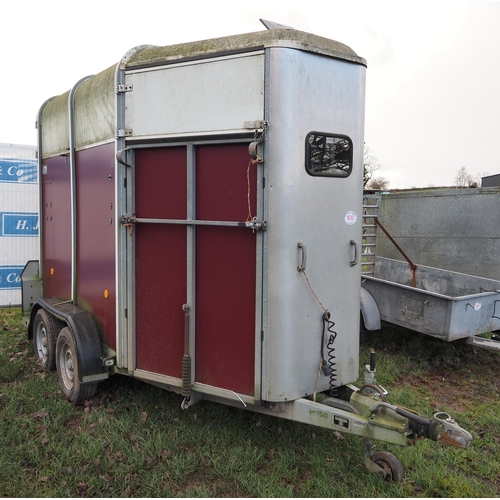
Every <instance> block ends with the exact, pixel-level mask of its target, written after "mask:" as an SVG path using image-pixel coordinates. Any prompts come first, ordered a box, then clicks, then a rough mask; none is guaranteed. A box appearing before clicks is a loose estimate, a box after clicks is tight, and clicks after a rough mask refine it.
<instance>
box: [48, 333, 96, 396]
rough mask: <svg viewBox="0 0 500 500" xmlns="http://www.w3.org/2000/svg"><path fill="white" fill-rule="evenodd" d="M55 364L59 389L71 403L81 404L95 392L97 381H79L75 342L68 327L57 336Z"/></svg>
mask: <svg viewBox="0 0 500 500" xmlns="http://www.w3.org/2000/svg"><path fill="white" fill-rule="evenodd" d="M56 366H57V378H58V379H59V384H60V386H61V389H62V391H63V393H64V395H65V396H66V397H67V398H68V399H69V400H70V401H71V402H72V403H74V404H81V403H83V402H84V401H85V400H86V399H89V398H91V397H92V396H93V395H94V394H95V391H96V389H97V383H91V384H82V383H81V382H80V372H79V371H80V367H79V365H78V355H77V347H76V342H75V338H74V336H73V334H72V333H71V330H70V329H69V328H68V327H64V328H63V329H62V330H61V331H60V333H59V336H58V337H57V343H56Z"/></svg>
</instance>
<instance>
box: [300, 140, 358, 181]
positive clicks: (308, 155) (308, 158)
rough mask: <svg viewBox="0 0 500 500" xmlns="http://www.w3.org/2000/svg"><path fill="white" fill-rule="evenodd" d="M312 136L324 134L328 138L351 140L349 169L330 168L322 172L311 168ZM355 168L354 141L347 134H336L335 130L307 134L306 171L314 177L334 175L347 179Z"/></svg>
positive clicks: (334, 176)
mask: <svg viewBox="0 0 500 500" xmlns="http://www.w3.org/2000/svg"><path fill="white" fill-rule="evenodd" d="M311 136H324V137H325V139H326V138H329V137H331V138H333V139H345V140H347V141H348V142H349V169H348V170H341V169H329V170H327V171H322V172H314V171H313V170H312V169H311V143H310V142H309V138H310V137H311ZM352 168H353V142H352V139H351V138H350V137H349V136H347V135H345V134H336V133H333V132H318V131H311V132H309V133H308V134H307V135H306V139H305V169H306V172H307V173H308V174H309V175H310V176H312V177H333V178H336V179H346V178H347V177H349V176H350V175H351V173H352ZM332 170H333V171H332Z"/></svg>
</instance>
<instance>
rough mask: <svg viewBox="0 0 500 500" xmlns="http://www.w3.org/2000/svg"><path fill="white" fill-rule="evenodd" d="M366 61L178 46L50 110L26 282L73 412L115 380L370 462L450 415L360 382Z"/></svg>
mask: <svg viewBox="0 0 500 500" xmlns="http://www.w3.org/2000/svg"><path fill="white" fill-rule="evenodd" d="M365 71H366V62H365V60H364V59H362V58H361V57H359V56H358V55H357V54H356V53H355V52H354V51H353V50H351V49H350V48H349V47H347V46H345V45H343V44H341V43H338V42H336V41H332V40H329V39H326V38H322V37H319V36H315V35H312V34H308V33H304V32H301V31H296V30H293V29H286V28H279V29H270V30H267V31H261V32H256V33H249V34H242V35H235V36H228V37H224V38H218V39H212V40H204V41H197V42H192V43H183V44H179V45H171V46H165V47H159V46H139V47H136V48H134V49H132V50H130V51H129V52H127V53H126V54H125V55H124V56H123V57H122V59H121V60H120V62H119V63H118V64H117V65H116V66H112V67H110V68H108V69H106V70H104V71H102V72H101V73H99V74H97V75H95V76H90V77H86V78H83V79H81V80H80V81H79V82H77V83H76V85H75V86H74V87H73V88H72V89H71V90H70V91H68V92H66V93H65V94H63V95H61V96H58V97H54V98H52V99H49V100H47V101H46V102H45V103H44V104H43V105H42V106H41V108H40V111H39V115H38V121H37V126H38V137H39V143H38V161H39V171H40V200H41V202H40V203H41V204H40V220H41V224H40V241H41V248H40V259H39V261H31V262H29V263H28V264H27V266H26V268H25V269H24V272H23V275H22V286H23V290H22V292H23V309H24V312H25V314H26V315H27V316H29V326H28V331H29V336H30V337H31V338H33V342H34V347H35V351H36V356H37V358H38V360H39V362H40V363H42V365H43V366H44V367H45V368H47V369H49V370H54V369H55V370H56V371H57V374H58V378H59V382H60V385H61V388H62V391H63V393H64V394H65V396H66V397H67V398H68V399H69V400H70V401H71V402H73V403H77V404H78V403H82V402H83V401H84V400H85V399H88V398H90V397H92V395H93V394H94V393H95V391H96V387H97V384H98V383H99V382H100V381H102V380H104V379H106V378H108V377H109V375H110V374H112V373H116V374H123V375H127V376H131V377H135V378H138V379H140V380H143V381H145V382H148V383H151V384H154V385H156V386H160V387H162V388H165V389H168V390H171V391H174V392H176V393H179V394H181V395H182V396H183V398H182V403H181V405H182V408H183V409H188V408H189V407H190V406H192V405H193V404H195V403H196V402H198V401H199V400H201V399H204V400H211V401H215V402H220V403H224V404H228V405H233V406H238V407H241V408H246V409H250V410H253V411H255V412H260V413H265V414H271V415H275V416H277V417H282V418H286V419H291V420H295V421H299V422H305V423H309V424H312V425H317V426H321V427H326V428H328V429H332V430H335V431H340V432H346V433H351V434H355V435H358V436H360V437H362V438H364V439H365V463H366V465H367V467H369V468H370V469H371V470H375V471H378V472H380V473H382V474H383V475H384V476H385V477H388V478H392V479H395V480H399V479H401V466H400V464H399V462H398V461H397V459H396V458H395V457H394V456H393V455H392V454H390V453H387V452H379V453H374V451H373V450H374V447H373V445H372V444H371V440H372V439H375V440H381V441H384V442H387V443H394V444H399V445H404V444H406V442H407V440H408V439H414V438H418V437H428V438H431V439H434V440H438V441H441V442H443V443H445V444H453V445H456V446H461V447H464V448H466V447H467V446H469V444H470V442H471V439H472V437H471V435H470V434H469V433H468V432H466V431H464V430H462V429H461V428H460V427H459V426H458V425H457V424H456V423H455V421H454V420H453V419H452V418H451V417H450V416H449V415H448V414H447V413H444V412H440V413H439V414H436V415H435V416H434V417H433V418H430V419H427V418H424V417H421V416H418V415H416V414H415V413H413V412H410V411H408V410H405V409H403V408H399V407H397V406H394V405H391V404H389V403H388V402H387V401H386V393H385V391H384V390H383V389H382V388H380V387H379V386H377V385H376V383H375V381H374V378H373V375H374V372H375V368H374V366H373V364H372V365H371V366H369V367H367V375H366V379H367V382H366V383H365V384H364V385H362V387H361V388H357V387H356V386H354V385H353V383H354V382H355V381H356V380H357V379H358V377H359V317H360V293H361V292H360V288H361V270H360V242H361V240H362V197H363V189H362V184H363V183H362V178H363V133H364V130H363V129H364V100H365Z"/></svg>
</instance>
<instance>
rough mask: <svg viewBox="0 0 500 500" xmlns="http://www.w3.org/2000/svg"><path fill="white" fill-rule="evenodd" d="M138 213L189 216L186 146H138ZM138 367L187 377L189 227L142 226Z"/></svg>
mask: <svg viewBox="0 0 500 500" xmlns="http://www.w3.org/2000/svg"><path fill="white" fill-rule="evenodd" d="M135 164H136V178H135V190H136V216H137V217H138V218H140V217H144V218H157V219H185V218H186V216H187V198H186V196H187V195H186V191H187V187H186V186H187V181H186V171H187V170H186V149H185V148H183V147H182V148H163V149H144V150H138V151H137V152H136V156H135ZM134 231H135V241H136V356H137V357H136V366H137V368H138V369H140V370H146V371H150V372H153V373H160V374H163V375H170V376H173V377H178V378H180V377H181V376H182V370H181V369H182V355H183V351H184V312H183V310H182V306H183V304H185V303H186V276H187V267H186V258H187V257H186V255H187V254H186V248H187V240H186V234H187V230H186V226H173V225H167V224H137V225H136V226H135V228H134Z"/></svg>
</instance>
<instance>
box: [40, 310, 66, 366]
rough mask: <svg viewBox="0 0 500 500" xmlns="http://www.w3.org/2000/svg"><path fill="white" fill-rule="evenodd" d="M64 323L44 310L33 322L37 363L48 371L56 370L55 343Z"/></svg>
mask: <svg viewBox="0 0 500 500" xmlns="http://www.w3.org/2000/svg"><path fill="white" fill-rule="evenodd" d="M63 327H64V323H63V322H62V321H60V320H59V319H57V318H56V317H54V316H52V314H50V313H49V312H47V311H45V310H44V309H39V310H38V311H37V313H36V315H35V320H34V322H33V347H34V349H35V356H36V359H37V361H38V362H39V363H40V364H41V365H42V366H43V367H44V368H45V369H46V370H49V371H54V370H55V369H56V341H57V336H58V335H59V332H60V331H61V329H62V328H63Z"/></svg>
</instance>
